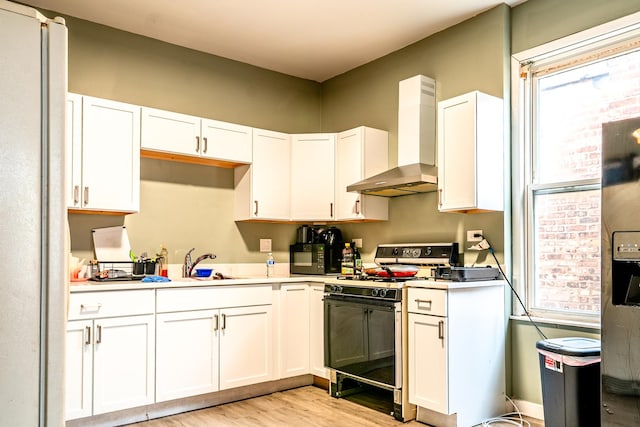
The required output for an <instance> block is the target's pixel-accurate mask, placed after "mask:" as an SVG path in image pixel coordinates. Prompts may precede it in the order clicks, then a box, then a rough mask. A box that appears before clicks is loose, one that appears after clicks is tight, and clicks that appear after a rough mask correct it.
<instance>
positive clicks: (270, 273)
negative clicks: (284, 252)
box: [267, 252, 276, 277]
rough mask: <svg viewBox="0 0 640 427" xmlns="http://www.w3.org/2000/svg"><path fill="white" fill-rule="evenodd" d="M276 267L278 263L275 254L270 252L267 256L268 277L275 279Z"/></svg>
mask: <svg viewBox="0 0 640 427" xmlns="http://www.w3.org/2000/svg"><path fill="white" fill-rule="evenodd" d="M275 267H276V261H275V260H274V259H273V253H272V252H269V255H267V277H273V274H274V270H275Z"/></svg>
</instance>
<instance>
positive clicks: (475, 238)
mask: <svg viewBox="0 0 640 427" xmlns="http://www.w3.org/2000/svg"><path fill="white" fill-rule="evenodd" d="M482 239H483V237H482V230H467V242H480V241H481V240H482Z"/></svg>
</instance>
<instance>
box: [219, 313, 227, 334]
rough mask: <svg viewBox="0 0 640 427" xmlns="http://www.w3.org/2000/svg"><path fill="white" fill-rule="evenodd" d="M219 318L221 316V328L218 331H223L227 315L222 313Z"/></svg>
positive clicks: (225, 326)
mask: <svg viewBox="0 0 640 427" xmlns="http://www.w3.org/2000/svg"><path fill="white" fill-rule="evenodd" d="M221 316H222V328H220V329H222V330H223V331H224V330H225V329H226V328H227V315H226V314H224V313H222V314H221Z"/></svg>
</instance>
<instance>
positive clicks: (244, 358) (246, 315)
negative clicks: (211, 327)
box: [220, 305, 273, 390]
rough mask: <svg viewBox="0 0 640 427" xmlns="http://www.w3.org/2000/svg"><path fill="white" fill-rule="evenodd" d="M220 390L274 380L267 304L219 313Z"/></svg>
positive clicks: (271, 340)
mask: <svg viewBox="0 0 640 427" xmlns="http://www.w3.org/2000/svg"><path fill="white" fill-rule="evenodd" d="M220 317H221V319H220V322H221V325H220V329H221V333H220V390H226V389H229V388H234V387H241V386H244V385H250V384H257V383H260V382H264V381H269V380H272V379H273V329H272V328H273V320H272V313H271V306H270V305H261V306H256V307H236V308H228V309H224V310H220Z"/></svg>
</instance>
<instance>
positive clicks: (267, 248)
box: [260, 239, 271, 252]
mask: <svg viewBox="0 0 640 427" xmlns="http://www.w3.org/2000/svg"><path fill="white" fill-rule="evenodd" d="M260 252H271V239H260Z"/></svg>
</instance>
